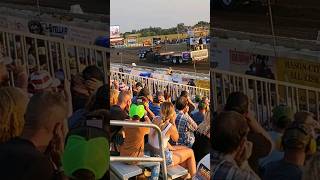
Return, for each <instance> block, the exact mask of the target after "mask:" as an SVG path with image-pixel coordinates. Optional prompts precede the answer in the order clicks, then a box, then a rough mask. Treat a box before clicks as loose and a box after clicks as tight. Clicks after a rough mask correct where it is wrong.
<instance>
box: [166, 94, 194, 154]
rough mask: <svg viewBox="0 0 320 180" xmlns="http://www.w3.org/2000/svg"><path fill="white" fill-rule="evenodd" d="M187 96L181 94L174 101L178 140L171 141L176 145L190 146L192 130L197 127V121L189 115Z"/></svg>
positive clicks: (192, 139) (191, 143)
mask: <svg viewBox="0 0 320 180" xmlns="http://www.w3.org/2000/svg"><path fill="white" fill-rule="evenodd" d="M188 101H189V100H188V98H186V97H184V96H181V97H179V98H178V99H177V101H176V109H177V110H178V114H177V118H176V121H175V122H176V126H177V129H178V132H179V140H178V142H176V143H175V142H172V143H174V144H176V145H183V146H187V147H190V148H191V147H192V145H193V143H194V141H195V137H194V132H195V131H196V130H197V129H198V126H197V123H195V122H194V120H193V119H192V118H191V117H190V116H189V114H188V112H189V104H188Z"/></svg>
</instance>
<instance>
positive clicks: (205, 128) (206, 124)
mask: <svg viewBox="0 0 320 180" xmlns="http://www.w3.org/2000/svg"><path fill="white" fill-rule="evenodd" d="M197 131H198V132H199V133H200V134H203V135H205V136H207V137H209V138H210V111H208V112H206V114H205V116H204V121H203V122H202V123H201V124H200V125H199V126H198V130H197Z"/></svg>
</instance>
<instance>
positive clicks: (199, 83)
mask: <svg viewBox="0 0 320 180" xmlns="http://www.w3.org/2000/svg"><path fill="white" fill-rule="evenodd" d="M195 83H196V86H197V87H200V88H205V89H210V81H208V80H196V81H195Z"/></svg>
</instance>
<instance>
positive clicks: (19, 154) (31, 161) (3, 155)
mask: <svg viewBox="0 0 320 180" xmlns="http://www.w3.org/2000/svg"><path fill="white" fill-rule="evenodd" d="M0 179H10V180H31V179H32V180H37V179H42V180H47V179H48V180H52V179H55V177H54V169H53V166H52V164H51V162H50V161H49V159H48V158H47V157H46V156H45V155H44V154H42V153H41V152H40V151H39V150H37V149H36V147H35V146H34V144H33V143H32V142H30V141H28V140H24V139H21V138H14V139H12V140H10V141H8V142H6V143H3V144H0Z"/></svg>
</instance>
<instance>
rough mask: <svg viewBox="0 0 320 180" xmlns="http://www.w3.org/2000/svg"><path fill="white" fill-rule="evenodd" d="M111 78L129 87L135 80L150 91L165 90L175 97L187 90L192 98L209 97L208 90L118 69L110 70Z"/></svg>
mask: <svg viewBox="0 0 320 180" xmlns="http://www.w3.org/2000/svg"><path fill="white" fill-rule="evenodd" d="M110 79H111V80H117V81H118V82H124V83H125V84H127V85H128V86H129V87H132V85H134V84H135V83H136V82H141V83H143V84H144V85H145V86H146V87H148V88H149V90H150V92H151V93H156V92H157V91H161V90H166V91H167V92H168V93H169V94H170V95H171V97H172V98H175V97H177V96H179V95H180V93H181V91H188V92H189V94H190V96H191V97H192V98H194V97H195V96H196V95H200V96H207V97H210V90H209V89H204V88H199V87H194V86H188V85H184V84H179V83H174V82H169V81H163V80H159V79H154V78H146V77H142V76H135V75H132V74H127V73H122V72H118V71H111V76H110Z"/></svg>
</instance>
